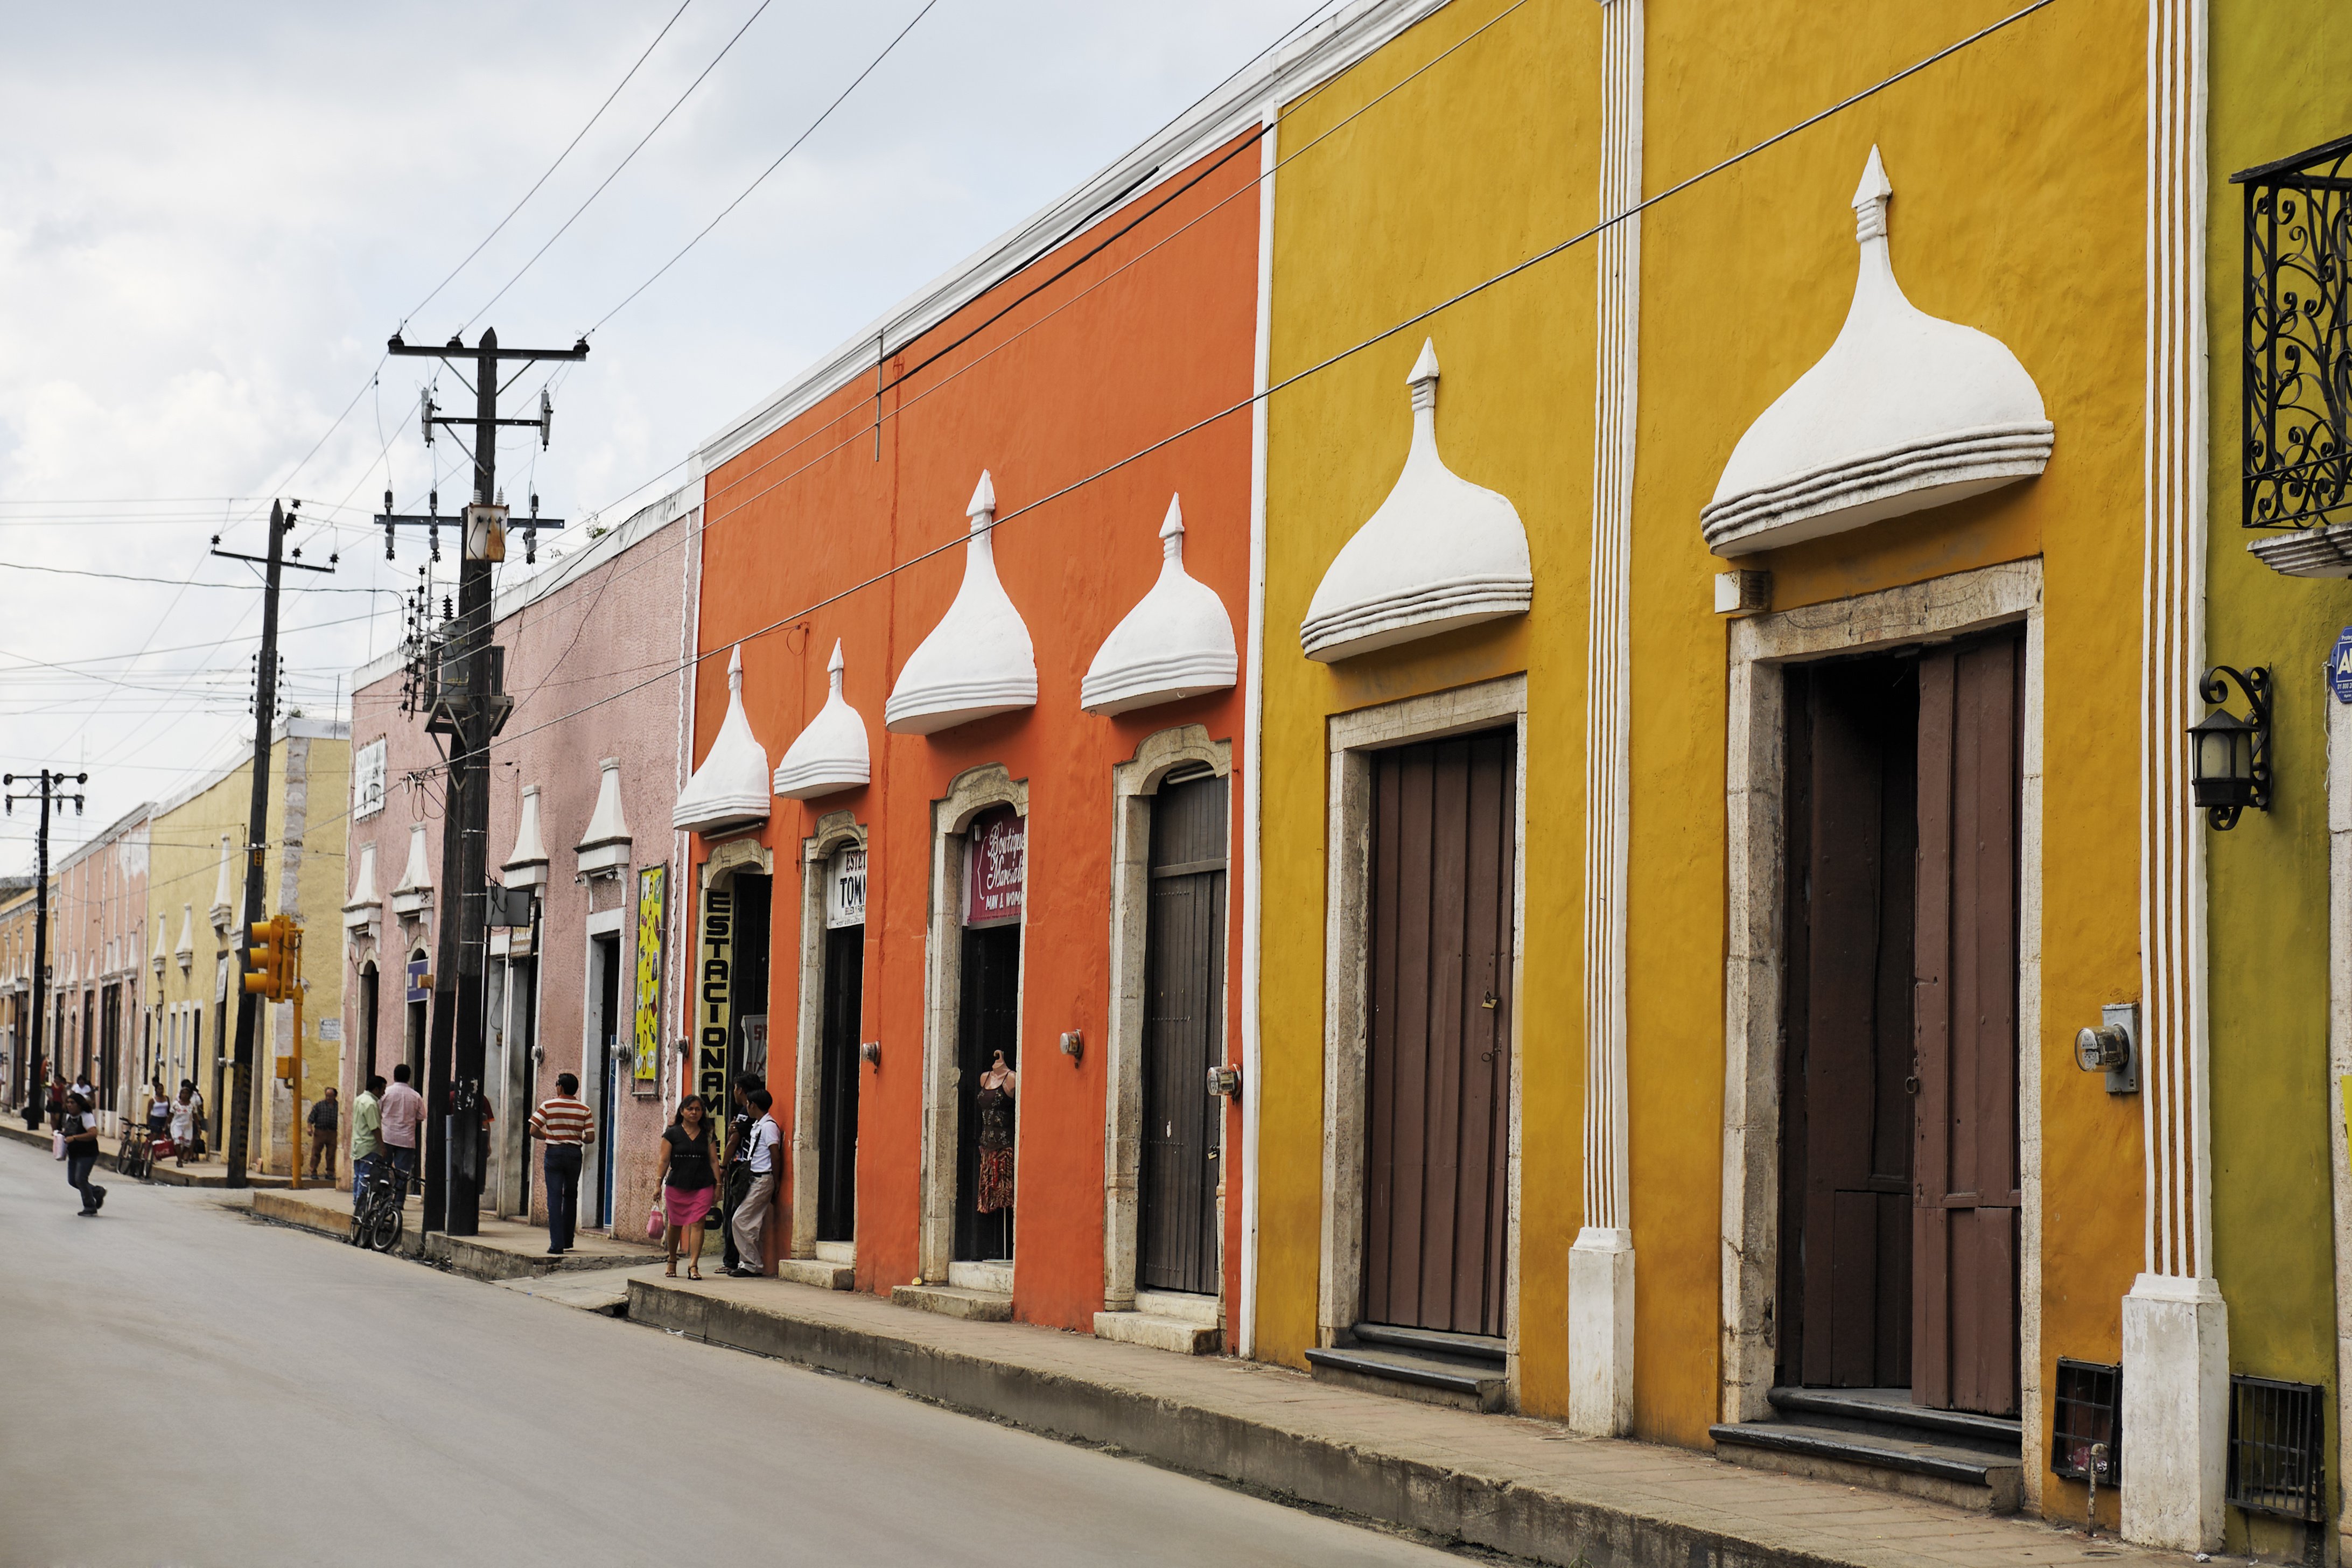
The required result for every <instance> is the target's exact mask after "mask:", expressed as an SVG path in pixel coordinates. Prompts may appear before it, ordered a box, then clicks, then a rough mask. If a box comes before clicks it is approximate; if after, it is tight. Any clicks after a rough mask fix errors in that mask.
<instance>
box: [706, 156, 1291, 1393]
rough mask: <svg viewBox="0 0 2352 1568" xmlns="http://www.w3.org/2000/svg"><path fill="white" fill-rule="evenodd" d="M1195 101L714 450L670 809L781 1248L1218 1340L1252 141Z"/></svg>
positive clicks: (1244, 522)
mask: <svg viewBox="0 0 2352 1568" xmlns="http://www.w3.org/2000/svg"><path fill="white" fill-rule="evenodd" d="M1197 131H1198V128H1197V127H1195V135H1196V139H1195V141H1194V142H1193V143H1192V146H1191V147H1190V148H1189V149H1186V148H1162V147H1150V146H1147V147H1146V148H1143V149H1140V150H1139V151H1138V153H1136V154H1135V155H1133V156H1132V157H1131V158H1130V159H1129V160H1127V161H1126V162H1125V163H1122V164H1120V165H1118V166H1117V167H1115V168H1113V169H1111V170H1109V171H1107V172H1106V173H1105V174H1103V175H1102V176H1101V177H1100V178H1099V179H1098V180H1097V181H1096V182H1094V183H1093V184H1090V185H1089V186H1088V187H1087V188H1085V189H1082V190H1081V191H1079V192H1077V193H1076V194H1075V195H1073V196H1072V197H1071V198H1069V199H1068V200H1067V201H1066V202H1064V203H1063V204H1060V205H1057V206H1056V207H1055V208H1054V209H1051V210H1049V211H1048V212H1047V213H1046V214H1045V215H1043V216H1041V217H1039V218H1038V219H1037V220H1036V221H1035V222H1034V223H1033V224H1032V225H1031V226H1029V228H1027V229H1025V230H1024V231H1022V232H1020V233H1018V234H1016V235H1014V236H1013V237H1009V238H1008V239H1007V240H1006V241H1005V242H1004V243H1003V245H1002V246H1001V247H998V249H997V250H996V251H995V252H993V253H992V254H991V255H989V256H985V257H983V258H981V259H980V260H978V261H977V262H975V263H973V264H972V265H971V267H969V268H966V269H965V270H964V271H962V272H961V273H960V274H957V275H955V276H954V277H952V278H950V279H949V280H947V281H946V282H944V283H942V284H941V285H940V286H939V287H938V288H937V289H935V290H934V291H933V292H932V293H931V294H930V295H929V296H927V297H922V298H919V299H918V300H914V301H912V302H910V303H909V304H908V306H907V307H906V308H905V309H904V310H901V311H900V312H899V313H898V314H896V315H894V316H892V317H891V318H888V319H887V320H886V321H883V322H880V323H877V327H876V329H875V331H874V333H873V334H872V335H870V336H869V337H868V338H867V340H866V347H865V350H864V352H863V354H862V356H861V355H860V354H859V353H857V351H856V350H854V349H852V350H847V351H845V352H844V353H843V354H842V355H841V356H839V357H837V358H836V359H835V361H834V362H833V363H829V364H826V365H824V366H821V367H819V368H818V369H817V370H816V371H814V372H813V373H812V374H810V375H809V376H808V377H806V378H804V380H803V381H802V382H801V383H800V384H796V385H794V386H793V387H788V388H786V389H785V390H784V391H783V392H782V393H780V394H779V395H777V396H776V397H775V398H774V399H773V400H772V402H771V403H769V404H768V405H764V406H763V407H761V408H760V409H757V410H755V411H753V412H752V413H751V414H750V415H748V416H746V417H745V418H744V420H743V421H742V422H741V423H740V425H739V426H737V427H735V428H734V429H732V430H730V431H729V432H727V433H725V434H723V435H722V436H720V437H717V438H715V439H714V440H713V441H712V442H711V443H709V445H708V446H707V447H705V448H704V451H703V453H702V457H703V465H704V468H705V479H704V497H705V501H704V518H705V520H706V521H704V523H703V530H702V535H701V554H702V567H703V570H702V572H701V574H700V575H701V587H700V601H699V605H698V611H697V616H698V619H697V626H698V649H699V651H700V653H701V655H702V659H701V663H700V666H699V669H698V685H697V688H696V691H695V694H694V697H693V706H692V713H693V718H692V720H691V723H692V733H691V743H690V747H689V750H688V760H689V761H690V762H691V763H693V764H694V765H695V772H694V773H693V776H692V777H691V779H690V780H689V782H688V784H687V786H686V789H685V792H684V793H683V794H682V795H681V797H680V803H679V806H678V812H677V826H679V827H680V828H684V829H689V830H691V831H692V835H693V836H692V837H691V840H690V842H691V845H692V849H691V853H690V857H689V861H690V863H689V866H688V874H687V875H684V876H681V878H680V879H679V883H680V888H679V890H680V893H681V894H682V895H687V896H690V897H691V899H692V900H693V904H692V907H691V916H690V918H691V920H692V922H693V923H692V926H691V930H692V931H693V932H694V933H695V941H696V942H697V943H698V945H697V947H696V949H695V952H696V955H697V956H696V963H695V965H694V969H693V973H695V974H696V975H697V976H698V979H697V981H696V984H695V985H694V987H693V993H692V996H691V998H690V1005H691V1006H692V1008H693V1012H692V1014H691V1016H689V1017H688V1018H687V1019H685V1020H683V1022H684V1023H685V1025H686V1026H687V1032H688V1037H689V1038H688V1042H687V1046H686V1048H687V1049H688V1052H689V1053H690V1055H691V1057H692V1059H693V1061H694V1064H695V1067H694V1073H693V1079H694V1082H695V1085H696V1087H697V1088H698V1089H705V1090H712V1089H721V1088H722V1087H723V1086H724V1085H725V1083H726V1082H727V1081H728V1080H729V1079H731V1078H732V1077H733V1076H735V1075H736V1074H739V1073H740V1072H741V1071H744V1070H747V1069H748V1070H752V1071H756V1072H759V1073H760V1074H761V1077H762V1078H763V1079H764V1080H765V1082H766V1084H767V1086H768V1088H769V1089H770V1090H771V1092H772V1094H773V1096H774V1100H775V1110H774V1114H775V1116H776V1120H777V1121H778V1123H779V1125H780V1127H781V1129H782V1135H783V1141H784V1144H785V1148H786V1151H787V1152H788V1157H787V1160H786V1166H787V1168H786V1170H785V1172H784V1173H782V1176H781V1178H780V1181H779V1184H778V1186H779V1191H778V1194H777V1205H778V1212H777V1215H776V1218H775V1222H774V1226H775V1228H774V1229H772V1232H771V1234H772V1235H781V1237H782V1245H781V1246H771V1247H769V1248H768V1250H769V1252H770V1254H771V1261H770V1268H772V1269H779V1268H780V1269H781V1271H782V1272H784V1273H786V1274H788V1275H792V1276H793V1277H796V1278H802V1279H815V1280H817V1281H818V1282H822V1283H828V1284H835V1285H839V1286H848V1285H850V1284H852V1283H853V1282H854V1286H855V1288H856V1289H862V1290H868V1291H874V1292H877V1293H884V1294H889V1293H893V1292H897V1293H898V1295H899V1297H900V1299H902V1300H910V1301H912V1303H913V1304H927V1305H940V1306H942V1307H943V1308H944V1309H945V1310H952V1311H956V1312H958V1313H960V1314H963V1315H978V1316H987V1317H1004V1316H1010V1317H1013V1318H1017V1319H1019V1320H1021V1321H1030V1322H1035V1323H1044V1324H1052V1325H1055V1326H1059V1327H1064V1328H1070V1329H1079V1330H1087V1329H1092V1330H1094V1331H1097V1332H1103V1333H1107V1334H1110V1335H1114V1336H1117V1337H1123V1338H1135V1339H1139V1340H1142V1341H1144V1342H1155V1336H1156V1338H1157V1340H1158V1341H1160V1342H1164V1341H1168V1340H1171V1339H1174V1340H1179V1341H1181V1342H1183V1343H1182V1346H1181V1348H1188V1349H1205V1348H1209V1347H1210V1346H1211V1345H1213V1344H1214V1343H1216V1342H1217V1337H1218V1336H1222V1337H1223V1340H1224V1342H1225V1343H1228V1344H1230V1343H1232V1342H1233V1335H1234V1331H1235V1329H1236V1327H1237V1322H1238V1309H1239V1305H1240V1300H1241V1295H1242V1290H1241V1284H1240V1271H1241V1257H1242V1253H1243V1247H1242V1244H1241V1238H1240V1226H1241V1218H1242V1214H1243V1205H1242V1204H1241V1202H1240V1201H1239V1198H1240V1171H1239V1164H1240V1160H1239V1152H1240V1146H1241V1123H1240V1115H1239V1109H1238V1108H1239V1105H1240V1095H1239V1082H1238V1074H1236V1073H1235V1072H1234V1071H1232V1070H1231V1068H1232V1065H1233V1064H1234V1063H1237V1062H1239V1061H1240V1060H1241V1059H1242V1051H1241V1029H1242V1013H1243V1009H1242V1005H1241V1001H1242V986H1241V984H1240V978H1241V976H1240V965H1241V958H1242V954H1243V942H1242V919H1241V916H1242V912H1243V900H1242V888H1241V882H1242V877H1241V871H1242V868H1243V867H1242V855H1241V844H1242V837H1241V832H1240V829H1241V826H1242V823H1241V816H1242V805H1243V801H1242V793H1241V791H1240V789H1239V788H1238V779H1239V770H1240V769H1241V767H1242V766H1243V764H1244V757H1243V756H1242V745H1243V742H1244V738H1245V734H1246V731H1247V725H1246V708H1245V706H1244V702H1245V695H1246V692H1247V689H1248V680H1249V672H1248V671H1247V670H1246V669H1245V668H1243V667H1242V666H1241V663H1240V660H1241V659H1242V658H1244V657H1245V655H1244V651H1243V650H1245V649H1246V648H1248V647H1250V646H1251V645H1252V643H1253V642H1254V637H1252V636H1250V635H1248V634H1249V631H1250V628H1249V624H1248V616H1249V614H1250V606H1251V538H1252V518H1251V505H1252V500H1251V498H1252V464H1253V450H1254V440H1253V424H1252V417H1253V415H1252V408H1251V404H1250V400H1251V397H1252V395H1253V392H1254V390H1255V378H1256V375H1257V365H1258V353H1259V348H1258V344H1259V330H1258V300H1259V289H1258V279H1259V268H1260V262H1261V258H1260V237H1261V213H1260V198H1259V194H1258V189H1257V178H1258V175H1259V173H1260V168H1261V159H1262V155H1263V150H1262V148H1261V145H1260V132H1259V131H1258V128H1257V124H1256V121H1255V116H1254V115H1251V116H1248V117H1245V118H1244V117H1236V118H1234V119H1229V120H1228V121H1227V122H1226V123H1224V124H1223V125H1221V126H1218V127H1215V128H1214V130H1213V133H1212V136H1211V137H1209V138H1206V139H1202V138H1198V136H1197ZM1171 152H1173V153H1178V154H1179V155H1180V156H1179V157H1178V158H1176V159H1169V158H1168V156H1167V155H1168V153H1171ZM1152 171H1157V173H1151V172H1152ZM1139 175H1141V176H1143V177H1144V183H1142V184H1138V183H1137V180H1138V176H1139ZM1106 198H1110V199H1109V200H1108V201H1107V200H1106ZM877 362H878V363H877ZM1171 431H1189V432H1190V433H1189V434H1186V435H1183V436H1181V437H1178V438H1175V439H1172V440H1171V439H1167V437H1169V434H1170V432H1171ZM1154 443H1164V444H1161V445H1158V446H1157V447H1154ZM1146 448H1150V450H1148V451H1147V450H1146ZM1138 453H1142V454H1143V455H1141V456H1136V454H1138ZM1105 469H1111V470H1112V471H1110V472H1108V473H1105V472H1104V471H1103V470H1105ZM1074 486H1076V487H1081V488H1077V489H1070V487H1074ZM1066 490H1067V491H1068V493H1067V494H1064V493H1062V492H1064V491H1066ZM894 568H896V570H894ZM754 781H759V782H758V783H757V784H755V783H754ZM1000 1056H1001V1057H1002V1058H1003V1064H1004V1067H1005V1068H1008V1069H1009V1076H1008V1075H1007V1074H1004V1073H1000V1072H998V1071H997V1070H995V1069H996V1066H997V1061H998V1058H999V1057H1000ZM1218 1069H1223V1071H1222V1072H1220V1071H1219V1070H1218ZM1008 1151H1009V1162H1010V1165H1011V1169H1010V1172H1009V1173H1008V1171H1007V1170H1006V1165H1007V1163H1008ZM1008 1198H1009V1199H1010V1203H1009V1205H1008V1204H1007V1203H1006V1202H1005V1200H1006V1199H1008ZM778 1254H782V1259H781V1261H778V1259H777V1258H776V1255H778ZM1106 1309H1107V1310H1106Z"/></svg>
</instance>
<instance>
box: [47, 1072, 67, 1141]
mask: <svg viewBox="0 0 2352 1568" xmlns="http://www.w3.org/2000/svg"><path fill="white" fill-rule="evenodd" d="M65 1124H66V1075H65V1074H63V1073H57V1074H54V1075H52V1076H51V1078H50V1079H49V1130H50V1131H53V1132H54V1131H57V1130H58V1128H60V1127H63V1126H64V1125H65Z"/></svg>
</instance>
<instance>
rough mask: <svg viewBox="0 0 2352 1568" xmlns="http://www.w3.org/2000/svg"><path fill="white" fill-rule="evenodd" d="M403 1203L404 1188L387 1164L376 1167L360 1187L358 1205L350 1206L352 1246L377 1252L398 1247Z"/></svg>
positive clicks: (404, 1214) (395, 1173)
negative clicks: (368, 1248)
mask: <svg viewBox="0 0 2352 1568" xmlns="http://www.w3.org/2000/svg"><path fill="white" fill-rule="evenodd" d="M407 1203H408V1184H407V1183H406V1182H404V1181H403V1180H402V1179H401V1175H400V1173H399V1172H398V1171H397V1170H395V1169H394V1168H393V1166H392V1164H391V1163H390V1162H389V1161H386V1162H384V1163H381V1164H379V1165H378V1166H377V1167H376V1168H375V1169H374V1170H373V1171H371V1172H370V1173H368V1178H367V1180H366V1181H364V1182H362V1184H360V1195H359V1201H358V1202H356V1203H354V1204H353V1205H352V1235H351V1243H352V1246H353V1247H370V1248H373V1250H375V1251H377V1252H390V1251H391V1250H392V1249H393V1248H394V1247H398V1246H399V1245H400V1232H401V1227H402V1226H403V1225H404V1224H405V1223H406V1220H407V1212H406V1206H407Z"/></svg>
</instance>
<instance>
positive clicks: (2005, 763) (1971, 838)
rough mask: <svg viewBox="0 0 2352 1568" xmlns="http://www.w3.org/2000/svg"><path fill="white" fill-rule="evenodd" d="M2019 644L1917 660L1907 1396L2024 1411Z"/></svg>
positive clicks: (2012, 640)
mask: <svg viewBox="0 0 2352 1568" xmlns="http://www.w3.org/2000/svg"><path fill="white" fill-rule="evenodd" d="M2022 654H2023V644H2022V642H2021V640H2020V639H2019V638H2017V637H2013V636H2010V637H1997V638H1991V639H1987V640H1983V641H1979V642H1974V643H1969V644H1962V645H1958V646H1955V647H1943V648H1938V649H1934V650H1931V651H1930V652H1928V653H1927V654H1926V655H1924V656H1923V657H1922V658H1920V660H1919V889H1918V917H1917V920H1918V934H1917V953H1916V959H1915V964H1916V981H1915V983H1914V988H1913V993H1912V1011H1913V1017H1914V1028H1915V1031H1916V1049H1917V1058H1918V1066H1917V1068H1916V1071H1917V1073H1918V1077H1919V1086H1920V1091H1919V1107H1918V1119H1917V1121H1918V1134H1917V1135H1918V1155H1917V1159H1916V1163H1915V1169H1916V1172H1917V1180H1916V1186H1915V1191H1914V1200H1913V1202H1914V1207H1913V1210H1912V1246H1913V1247H1914V1249H1915V1251H1916V1255H1917V1258H1918V1275H1917V1279H1916V1289H1915V1293H1914V1297H1913V1322H1912V1356H1913V1361H1912V1385H1911V1386H1912V1398H1913V1399H1914V1401H1916V1403H1918V1404H1921V1405H1932V1406H1936V1407H1939V1408H1948V1409H1958V1410H1976V1411H1982V1412H1985V1413H1987V1414H1989V1415H2014V1414H2015V1413H2016V1411H2017V1408H2018V1350H2017V1335H2018V1307H2017V1280H2018V1256H2017V1254H2018V1210H2019V1205H2020V1203H2021V1192H2020V1182H2019V1174H2018V1143H2017V1137H2018V1128H2017V1050H2018V1041H2017V961H2018V879H2019V873H2018V817H2019V811H2020V790H2021V777H2022V773H2021V765H2020V752H2021V710H2022V701H2021V691H2022V689H2023V666H2024V660H2023V657H2022Z"/></svg>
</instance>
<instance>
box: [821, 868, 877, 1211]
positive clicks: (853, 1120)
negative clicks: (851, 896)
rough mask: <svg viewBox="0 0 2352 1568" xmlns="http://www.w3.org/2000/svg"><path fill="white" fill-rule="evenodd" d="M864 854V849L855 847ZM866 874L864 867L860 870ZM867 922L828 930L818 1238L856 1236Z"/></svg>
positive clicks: (826, 933) (822, 1060)
mask: <svg viewBox="0 0 2352 1568" xmlns="http://www.w3.org/2000/svg"><path fill="white" fill-rule="evenodd" d="M857 853H858V854H859V856H860V857H861V858H863V854H864V852H863V851H862V850H861V851H858V852H857ZM861 875H862V873H861ZM865 1001H866V928H865V927H864V926H863V925H845V926H835V927H832V928H830V929H829V930H827V931H825V933H824V1018H823V1021H822V1022H821V1023H820V1025H819V1026H818V1027H819V1030H820V1036H819V1039H818V1042H817V1090H816V1096H817V1099H816V1238H817V1239H818V1240H819V1241H855V1240H856V1238H857V1045H858V1035H859V1032H860V1029H861V1026H863V1024H864V1022H865V1013H864V1008H865Z"/></svg>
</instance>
